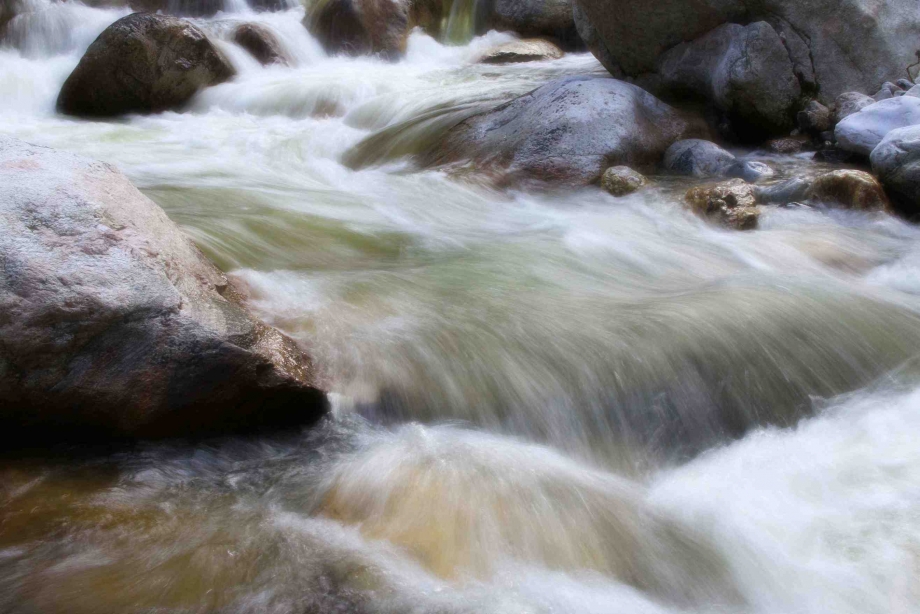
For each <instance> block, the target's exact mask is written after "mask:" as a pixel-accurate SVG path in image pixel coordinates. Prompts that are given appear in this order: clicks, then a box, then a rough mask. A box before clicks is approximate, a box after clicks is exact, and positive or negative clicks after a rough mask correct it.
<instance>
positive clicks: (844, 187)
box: [805, 170, 888, 211]
mask: <svg viewBox="0 0 920 614" xmlns="http://www.w3.org/2000/svg"><path fill="white" fill-rule="evenodd" d="M805 197H806V198H807V199H808V200H810V201H812V202H817V203H821V204H824V205H829V206H835V207H843V208H845V209H855V210H859V211H877V210H883V209H887V208H888V198H887V197H886V196H885V190H884V189H882V186H881V184H879V182H878V180H876V178H875V177H873V176H872V175H870V174H869V173H866V172H864V171H855V170H839V171H833V172H830V173H825V174H823V175H819V176H818V177H816V178H815V179H814V181H812V183H811V185H810V186H809V187H808V190H807V191H806V192H805Z"/></svg>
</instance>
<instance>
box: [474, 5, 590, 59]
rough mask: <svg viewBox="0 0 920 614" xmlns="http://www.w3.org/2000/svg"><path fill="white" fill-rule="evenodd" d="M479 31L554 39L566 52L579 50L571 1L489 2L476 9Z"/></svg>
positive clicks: (477, 6)
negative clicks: (494, 31) (513, 33)
mask: <svg viewBox="0 0 920 614" xmlns="http://www.w3.org/2000/svg"><path fill="white" fill-rule="evenodd" d="M476 10H477V12H478V14H477V16H476V19H477V22H478V24H477V30H478V31H479V32H480V33H484V32H486V31H488V30H498V31H500V32H502V31H510V32H515V33H517V34H519V35H520V36H522V37H525V38H550V39H552V40H554V41H556V42H558V43H559V44H560V45H561V46H562V47H564V48H566V49H574V48H577V47H578V46H579V42H580V39H579V36H578V31H577V30H576V28H575V17H574V15H573V10H572V1H571V0H540V1H534V0H485V1H484V2H480V3H478V4H477V5H476Z"/></svg>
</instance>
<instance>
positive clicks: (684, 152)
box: [662, 139, 735, 177]
mask: <svg viewBox="0 0 920 614" xmlns="http://www.w3.org/2000/svg"><path fill="white" fill-rule="evenodd" d="M734 163H735V156H734V155H732V154H730V153H729V152H727V151H725V150H724V149H722V148H721V147H719V146H718V145H716V144H715V143H712V142H710V141H704V140H702V139H686V140H683V141H677V142H676V143H674V144H673V145H671V146H670V147H668V150H667V151H666V152H665V153H664V162H663V163H662V165H663V166H664V169H665V170H666V171H669V172H671V173H675V174H677V175H689V176H692V177H721V176H722V175H724V174H725V172H726V171H727V170H728V168H729V167H731V166H732V165H733V164H734Z"/></svg>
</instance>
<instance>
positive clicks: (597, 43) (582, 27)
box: [572, 2, 624, 79]
mask: <svg viewBox="0 0 920 614" xmlns="http://www.w3.org/2000/svg"><path fill="white" fill-rule="evenodd" d="M572 16H573V17H574V18H575V30H576V32H577V33H578V37H579V38H580V39H581V41H582V43H584V45H585V47H586V48H587V49H588V51H590V52H591V53H592V54H594V57H596V58H597V59H598V61H599V62H600V63H601V64H602V65H603V66H604V68H606V69H607V72H609V73H610V74H611V75H613V76H614V77H616V78H617V79H621V78H623V76H624V74H623V70H622V69H621V68H620V65H619V64H617V61H616V60H615V59H614V58H613V56H612V55H610V51H609V50H608V49H607V46H606V44H605V43H604V40H603V39H602V38H601V36H600V34H599V33H598V31H597V29H596V28H595V27H594V25H593V24H592V23H591V22H590V21H589V19H588V16H587V15H586V14H585V12H584V9H582V8H581V3H580V2H575V6H574V7H573V11H572Z"/></svg>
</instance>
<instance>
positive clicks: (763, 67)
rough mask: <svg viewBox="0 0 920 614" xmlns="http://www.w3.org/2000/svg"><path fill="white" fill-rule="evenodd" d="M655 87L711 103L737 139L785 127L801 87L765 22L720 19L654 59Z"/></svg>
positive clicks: (755, 137) (788, 126) (785, 129)
mask: <svg viewBox="0 0 920 614" xmlns="http://www.w3.org/2000/svg"><path fill="white" fill-rule="evenodd" d="M658 73H659V75H660V87H662V88H663V89H664V91H667V92H670V93H671V94H672V95H684V96H686V95H689V96H693V97H696V98H699V99H702V100H705V101H706V102H708V103H709V104H711V105H712V106H713V107H714V108H715V110H716V111H717V112H718V113H719V115H721V116H724V117H725V118H726V119H727V120H728V122H729V123H730V126H731V130H732V132H734V134H735V136H737V137H739V138H741V139H742V140H762V139H763V138H765V137H769V136H774V135H778V134H783V133H788V131H789V130H790V129H791V128H792V127H793V124H794V122H793V118H794V116H795V108H796V105H797V104H798V101H799V97H800V95H801V93H802V90H801V87H800V85H799V82H798V80H797V79H796V78H795V74H794V73H793V66H792V62H791V60H790V59H789V54H788V52H787V51H786V48H785V47H784V46H783V41H782V39H780V37H779V35H778V34H777V33H776V31H775V30H774V29H773V28H772V27H771V26H770V25H769V24H768V23H766V22H763V21H760V22H757V23H753V24H750V25H748V26H739V25H737V24H726V25H723V26H719V27H718V28H716V29H715V30H713V31H712V32H709V33H708V34H706V35H704V36H702V37H700V38H699V39H697V40H695V41H693V42H691V43H682V44H680V45H678V46H676V47H674V48H673V49H671V50H670V51H668V52H667V53H665V54H664V55H663V56H661V59H660V61H659V63H658Z"/></svg>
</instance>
